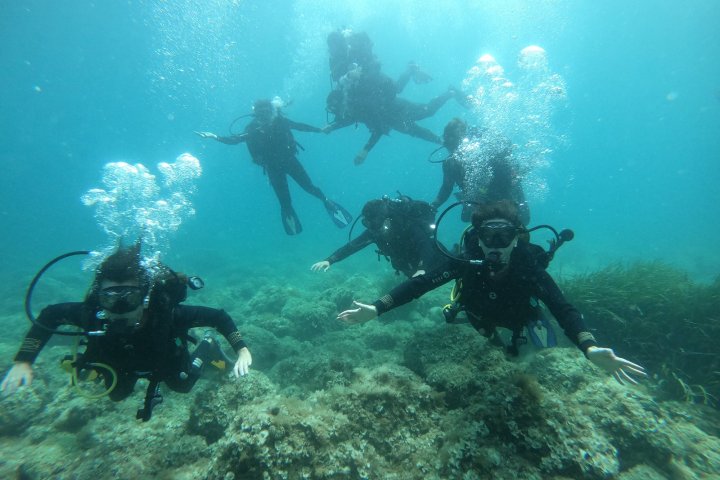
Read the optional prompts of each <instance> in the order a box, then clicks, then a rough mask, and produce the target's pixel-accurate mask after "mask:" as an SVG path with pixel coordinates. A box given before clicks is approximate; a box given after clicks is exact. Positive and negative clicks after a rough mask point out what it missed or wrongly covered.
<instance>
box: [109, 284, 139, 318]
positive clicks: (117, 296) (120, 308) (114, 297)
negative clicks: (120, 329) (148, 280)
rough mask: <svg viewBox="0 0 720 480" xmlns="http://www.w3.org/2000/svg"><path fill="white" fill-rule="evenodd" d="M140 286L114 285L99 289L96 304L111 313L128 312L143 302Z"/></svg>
mask: <svg viewBox="0 0 720 480" xmlns="http://www.w3.org/2000/svg"><path fill="white" fill-rule="evenodd" d="M143 301H144V294H143V291H142V288H140V287H135V286H127V285H122V286H114V287H107V288H103V289H102V290H100V293H99V295H98V304H99V305H100V307H101V308H102V309H103V310H107V311H108V312H111V313H128V312H132V311H133V310H136V309H137V308H138V307H140V306H141V305H142V304H143Z"/></svg>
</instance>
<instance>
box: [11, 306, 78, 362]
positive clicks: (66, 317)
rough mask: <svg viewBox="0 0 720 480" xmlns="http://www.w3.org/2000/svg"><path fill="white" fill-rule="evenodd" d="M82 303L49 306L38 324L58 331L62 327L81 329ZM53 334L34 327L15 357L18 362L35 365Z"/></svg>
mask: <svg viewBox="0 0 720 480" xmlns="http://www.w3.org/2000/svg"><path fill="white" fill-rule="evenodd" d="M82 309H83V304H82V303H58V304H56V305H49V306H47V307H45V308H44V309H43V311H42V312H40V315H39V316H38V317H37V322H38V323H40V324H41V325H45V326H46V327H48V328H50V329H53V330H54V329H56V328H58V327H59V326H61V325H75V326H78V327H81V326H82V325H81V321H82V311H83V310H82ZM52 335H53V334H52V332H50V331H48V330H45V329H44V328H42V327H39V326H37V325H33V326H32V327H31V328H30V330H29V331H28V333H27V334H26V335H25V338H24V339H23V342H22V345H20V349H19V350H18V352H17V354H16V355H15V361H16V362H28V363H33V362H35V359H36V358H37V356H38V355H39V354H40V350H42V348H43V347H44V346H45V344H46V343H47V342H48V340H50V337H52Z"/></svg>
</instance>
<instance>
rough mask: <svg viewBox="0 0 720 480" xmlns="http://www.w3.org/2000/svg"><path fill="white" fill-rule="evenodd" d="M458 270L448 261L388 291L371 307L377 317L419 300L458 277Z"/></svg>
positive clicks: (455, 265)
mask: <svg viewBox="0 0 720 480" xmlns="http://www.w3.org/2000/svg"><path fill="white" fill-rule="evenodd" d="M460 273H461V272H460V268H459V266H458V265H457V264H455V262H453V261H451V260H448V261H447V262H446V263H445V265H443V266H442V267H440V268H437V269H435V270H433V271H431V272H428V273H426V274H424V275H418V276H417V277H413V278H410V279H409V280H406V281H405V282H403V283H401V284H400V285H398V286H397V287H395V288H393V289H392V290H390V293H388V294H386V295H383V296H382V297H380V298H379V299H378V300H375V301H374V302H373V303H372V305H373V306H374V307H375V308H376V309H377V314H378V316H380V315H382V314H383V313H385V312H389V311H390V310H392V309H393V308H395V307H399V306H400V305H405V304H406V303H409V302H411V301H412V300H415V299H416V298H420V297H421V296H423V295H425V294H426V293H427V292H429V291H430V290H434V289H436V288H438V287H439V286H441V285H445V284H446V283H448V282H449V281H450V280H453V279H454V278H458V277H459V276H460Z"/></svg>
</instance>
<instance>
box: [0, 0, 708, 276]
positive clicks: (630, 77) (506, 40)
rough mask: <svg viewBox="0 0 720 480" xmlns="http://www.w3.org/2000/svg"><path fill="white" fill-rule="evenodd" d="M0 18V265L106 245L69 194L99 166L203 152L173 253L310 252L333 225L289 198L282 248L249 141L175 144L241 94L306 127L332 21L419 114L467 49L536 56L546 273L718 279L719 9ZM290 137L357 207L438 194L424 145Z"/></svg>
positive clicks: (155, 8)
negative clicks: (356, 160) (300, 227)
mask: <svg viewBox="0 0 720 480" xmlns="http://www.w3.org/2000/svg"><path fill="white" fill-rule="evenodd" d="M0 10H1V12H2V14H1V15H0V35H2V44H3V48H2V50H1V52H0V58H1V59H2V65H3V75H2V78H1V79H0V82H1V83H0V98H1V99H2V100H1V104H2V108H1V109H0V128H2V131H3V132H4V133H3V141H2V145H1V146H0V155H1V156H2V165H3V175H2V180H1V181H2V188H1V189H0V195H2V197H1V199H2V207H1V209H0V219H1V221H2V226H3V228H2V230H3V232H4V233H3V235H2V240H1V242H2V244H1V245H2V251H3V256H2V257H3V259H2V262H3V264H4V265H3V272H7V271H19V272H23V273H26V271H32V270H33V269H34V268H36V267H37V266H38V265H39V264H40V263H41V262H42V261H43V260H44V259H46V258H48V257H49V256H52V255H54V254H56V253H60V252H64V251H66V250H68V249H75V248H96V247H97V246H98V245H99V244H100V243H102V242H103V241H104V238H103V235H102V234H101V232H99V229H98V228H97V227H96V225H95V221H94V219H93V216H92V211H91V210H90V209H89V208H87V207H85V206H83V205H82V204H81V203H80V201H79V198H80V196H81V195H82V194H83V193H84V192H85V191H86V190H87V189H89V188H92V187H95V186H98V185H99V182H100V176H101V168H102V166H103V165H104V164H105V163H106V162H109V161H116V160H125V161H128V162H131V163H135V162H140V163H143V164H145V165H147V166H148V167H149V168H151V169H154V168H155V165H156V164H157V163H158V162H160V161H172V160H173V159H174V158H175V157H176V156H178V155H179V154H181V153H183V152H190V153H192V154H194V155H195V156H197V157H198V158H199V159H200V160H201V163H202V167H203V176H202V178H201V180H200V182H199V185H198V187H199V189H198V192H197V194H196V196H195V198H194V203H195V206H196V209H197V215H196V216H195V217H194V218H193V219H191V220H189V221H187V222H186V223H185V224H184V225H183V226H182V227H181V229H180V231H179V232H178V234H177V235H176V236H175V237H174V238H173V239H172V242H171V243H172V249H171V252H168V253H167V258H168V259H169V260H171V259H172V258H173V256H177V257H181V258H189V257H192V256H193V255H194V254H195V252H196V251H198V250H200V251H203V252H212V253H213V256H212V257H208V262H207V264H205V265H204V267H205V268H209V269H212V268H213V263H214V262H218V261H222V258H223V257H225V256H230V257H232V258H233V261H238V262H244V261H247V262H252V263H254V262H257V261H259V260H258V259H263V260H262V261H268V262H271V261H272V258H273V257H275V256H276V255H278V254H279V255H280V256H281V257H283V261H284V262H285V263H286V264H287V265H288V267H295V266H298V267H306V266H308V265H310V264H311V263H312V262H313V261H314V260H316V259H319V258H322V257H324V256H325V255H326V254H327V253H329V251H331V249H333V248H334V247H335V246H337V245H339V244H341V243H342V242H343V241H344V240H345V239H346V236H345V235H346V232H344V231H340V230H337V229H335V228H334V227H333V226H332V225H331V224H330V223H329V222H328V221H327V219H326V218H325V212H324V211H323V209H322V208H321V206H320V205H319V204H318V202H317V201H316V200H315V199H313V198H310V197H308V196H307V195H305V194H304V192H301V191H300V190H299V189H298V188H295V186H293V187H292V188H293V197H294V201H295V204H296V210H297V211H298V212H299V215H300V217H301V219H302V220H303V223H304V225H305V227H306V228H305V232H304V233H303V234H302V235H301V236H300V237H297V238H293V237H287V236H286V235H285V234H284V233H283V231H282V228H281V225H280V223H279V218H278V217H279V214H278V207H277V204H276V201H275V198H274V196H273V195H272V192H271V190H270V189H269V188H268V185H267V184H266V180H265V178H264V177H263V175H262V173H261V171H260V169H259V168H258V167H256V166H255V165H253V164H252V163H251V162H250V160H249V156H248V154H247V151H246V149H245V147H244V146H242V145H240V146H237V147H232V146H225V145H222V144H217V143H214V142H209V141H203V140H202V139H200V138H198V137H196V136H195V135H193V133H192V131H193V130H211V131H216V132H219V133H225V132H226V126H227V125H228V123H229V122H230V121H231V120H232V119H233V118H235V117H236V116H238V115H241V114H243V113H247V112H248V111H249V108H250V105H251V103H252V101H253V100H254V99H255V98H260V97H271V96H274V95H280V96H281V97H283V98H285V99H291V100H292V102H293V103H292V105H291V106H290V107H289V108H287V109H286V110H285V113H286V114H287V115H288V116H289V117H290V118H292V119H295V120H298V121H304V122H307V123H311V124H315V125H323V124H324V123H325V111H324V98H325V96H326V94H327V92H328V91H329V88H330V81H329V72H328V67H327V51H326V45H325V37H326V35H327V33H328V32H330V31H331V30H333V29H335V28H338V27H341V26H345V27H352V28H353V29H355V30H364V31H366V32H368V34H369V35H370V37H371V38H372V39H373V41H374V44H375V53H376V55H377V56H378V58H379V59H380V61H381V62H382V64H383V69H384V71H385V72H387V73H388V74H390V75H391V76H396V75H398V74H399V73H400V72H401V71H402V69H403V68H404V66H405V64H406V62H407V61H409V60H414V61H416V62H418V63H420V64H421V65H422V66H423V67H424V68H425V69H426V70H427V71H429V72H431V74H432V75H433V77H434V81H433V82H432V83H430V84H427V85H414V84H412V83H411V84H410V86H409V87H408V88H407V89H406V91H405V92H404V93H403V96H405V97H407V98H410V99H413V100H417V101H425V100H428V99H429V98H431V97H432V96H434V95H436V94H438V93H440V92H441V91H443V90H444V89H445V88H446V87H447V85H450V84H453V85H461V84H462V81H463V79H464V78H465V77H466V75H467V72H468V70H469V69H470V68H471V67H472V66H473V65H474V63H475V60H476V59H477V58H478V57H479V56H480V55H481V54H484V53H490V54H492V55H493V56H494V57H495V58H496V59H497V61H498V62H499V63H500V64H502V65H503V66H504V67H505V69H506V73H507V76H508V77H509V78H510V79H511V80H512V79H513V75H515V77H517V66H516V60H517V57H518V54H519V52H520V50H521V49H522V48H524V47H526V46H528V45H533V44H535V45H540V46H542V47H543V48H544V49H545V50H546V51H547V58H548V61H549V66H550V68H551V69H552V71H553V72H555V73H557V74H559V75H561V76H562V78H563V79H564V81H565V84H566V95H567V101H566V105H565V106H564V107H563V108H562V111H561V112H560V114H559V115H555V116H554V117H553V118H552V119H550V121H551V122H554V124H553V125H552V128H553V129H554V130H555V131H556V132H557V133H558V134H561V135H563V136H564V139H565V142H564V145H562V146H560V147H559V148H557V149H555V151H554V152H553V153H552V154H551V155H549V157H548V160H549V162H550V165H549V167H547V168H545V169H543V170H542V171H541V172H539V175H541V176H542V177H543V178H544V179H545V180H546V181H547V186H548V191H547V192H544V193H543V194H542V195H540V196H538V195H533V193H532V192H530V198H531V201H532V202H533V203H532V207H533V218H534V220H535V221H536V222H543V223H545V222H548V223H553V224H555V225H558V226H562V227H572V228H574V229H575V230H576V233H577V240H576V241H575V242H574V243H573V244H572V246H569V247H568V248H567V249H566V251H565V252H563V255H562V258H561V259H559V261H558V263H559V264H562V265H565V266H566V267H565V268H568V269H571V270H575V269H578V268H579V269H581V270H583V269H587V268H594V267H597V266H599V265H602V264H603V263H604V262H606V261H608V260H610V259H612V260H627V259H634V258H663V259H666V260H668V261H670V262H672V263H675V264H678V265H680V266H682V267H683V268H686V269H688V270H689V271H690V272H691V273H692V274H693V275H695V276H696V277H697V278H699V279H703V280H705V279H710V278H712V277H713V276H714V275H715V273H716V272H717V270H718V268H717V267H718V265H720V257H719V256H718V254H717V253H716V251H715V250H716V249H714V248H713V240H714V239H715V238H717V237H718V234H719V233H720V227H718V225H717V222H716V221H715V220H714V217H715V212H716V205H717V203H718V201H719V200H720V190H719V189H718V188H717V186H716V184H717V182H718V180H720V166H719V165H720V163H719V162H718V161H717V160H718V158H720V155H718V153H719V152H720V135H718V134H719V133H720V83H719V82H720V81H719V80H718V79H719V78H720V75H719V73H720V67H719V65H718V60H717V55H716V52H717V51H718V46H719V45H720V34H718V32H717V29H716V28H715V26H716V24H717V20H718V19H719V18H720V5H718V4H717V2H714V1H700V2H693V3H692V5H691V6H688V5H685V4H682V3H675V2H665V1H663V2H650V1H642V2H632V4H628V3H627V2H601V3H596V2H593V3H591V2H565V1H542V2H541V1H536V2H520V1H518V2H471V1H468V2H459V1H453V2H442V3H438V2H429V1H427V2H424V1H415V2H413V1H389V2H362V1H352V2H330V1H327V2H325V1H295V2H285V1H268V2H259V1H255V2H241V1H219V0H218V1H206V2H203V1H177V2H153V1H123V2H119V1H111V2H89V1H88V2H85V1H70V2H44V1H28V2H11V3H6V4H4V5H3V6H2V7H0ZM454 115H461V116H464V117H465V118H467V119H468V120H469V121H471V122H474V121H475V119H474V118H473V112H468V111H464V110H462V109H461V108H460V107H458V106H457V105H456V104H454V103H450V104H448V105H447V106H445V107H444V108H443V109H441V110H440V112H439V113H438V114H437V115H436V116H435V117H434V118H431V119H428V120H425V121H423V122H421V123H422V125H423V126H426V127H428V128H430V129H432V130H434V131H436V132H438V133H440V131H441V129H442V127H443V125H444V124H445V123H446V122H447V121H448V120H449V119H450V118H451V117H452V116H454ZM241 125H242V123H241ZM297 137H298V139H299V141H300V142H301V143H302V144H303V146H304V147H305V148H306V151H305V152H303V153H302V154H301V156H300V160H301V162H302V163H303V164H304V165H305V167H306V168H307V170H308V171H309V173H310V175H311V177H312V178H313V179H314V180H315V182H316V183H317V184H318V185H319V186H320V187H321V188H323V189H324V190H325V192H326V193H327V195H328V196H330V197H332V198H334V199H336V200H337V201H339V202H340V203H342V204H344V205H345V206H346V207H347V208H348V209H349V210H351V211H353V212H357V211H359V209H360V208H361V206H362V204H363V203H364V201H365V200H366V199H369V198H372V197H377V196H379V195H382V194H386V193H390V194H392V193H394V192H395V191H396V190H400V191H402V192H403V193H406V194H409V195H411V196H414V197H418V198H425V199H428V200H429V199H432V198H433V196H434V194H435V192H436V191H437V188H438V186H439V182H440V176H441V175H440V166H439V165H432V164H429V163H427V162H426V161H425V159H426V158H427V155H428V154H429V152H430V151H431V150H432V149H433V148H434V147H433V146H432V145H431V144H427V143H425V142H423V141H421V140H417V139H413V138H409V137H406V136H403V135H399V134H393V135H392V136H391V137H390V138H386V139H383V141H382V142H381V143H380V144H379V145H378V147H377V148H376V150H375V151H373V152H372V154H371V156H370V158H369V159H368V161H367V162H366V164H365V165H363V166H362V167H355V166H354V165H353V164H352V158H353V156H354V153H355V152H356V151H357V150H358V149H359V148H360V147H361V146H362V144H363V143H364V142H365V140H366V138H367V131H366V129H365V128H364V127H362V126H361V127H360V128H359V129H358V130H357V131H354V130H353V129H352V128H350V129H346V130H343V131H339V132H336V133H335V134H333V135H331V136H323V135H314V134H302V133H300V134H298V135H297ZM372 258H373V257H372V255H370V254H369V255H368V259H369V260H372ZM375 267H376V265H375V264H374V263H370V264H369V268H375Z"/></svg>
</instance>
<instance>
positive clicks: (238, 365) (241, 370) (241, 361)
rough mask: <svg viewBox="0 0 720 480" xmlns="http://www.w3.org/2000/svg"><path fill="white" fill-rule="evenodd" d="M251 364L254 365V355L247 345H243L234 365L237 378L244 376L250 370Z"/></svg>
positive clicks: (234, 373)
mask: <svg viewBox="0 0 720 480" xmlns="http://www.w3.org/2000/svg"><path fill="white" fill-rule="evenodd" d="M250 365H252V355H250V350H248V348H247V347H243V348H242V349H241V350H240V351H239V352H238V359H237V362H235V366H234V367H233V375H235V378H240V377H244V376H245V375H247V374H248V372H249V371H250Z"/></svg>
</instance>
